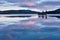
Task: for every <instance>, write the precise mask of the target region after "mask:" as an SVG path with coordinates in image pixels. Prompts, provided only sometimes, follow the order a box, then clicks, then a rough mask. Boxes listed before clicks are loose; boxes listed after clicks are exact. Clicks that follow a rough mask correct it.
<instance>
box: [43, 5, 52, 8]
mask: <svg viewBox="0 0 60 40" xmlns="http://www.w3.org/2000/svg"><path fill="white" fill-rule="evenodd" d="M43 7H44V8H52V7H53V6H52V5H44V6H43Z"/></svg>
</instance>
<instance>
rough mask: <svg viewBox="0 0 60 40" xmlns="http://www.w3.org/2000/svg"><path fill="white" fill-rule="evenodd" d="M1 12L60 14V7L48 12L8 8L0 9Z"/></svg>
mask: <svg viewBox="0 0 60 40" xmlns="http://www.w3.org/2000/svg"><path fill="white" fill-rule="evenodd" d="M0 14H60V9H57V10H54V11H46V12H37V11H31V10H7V11H0Z"/></svg>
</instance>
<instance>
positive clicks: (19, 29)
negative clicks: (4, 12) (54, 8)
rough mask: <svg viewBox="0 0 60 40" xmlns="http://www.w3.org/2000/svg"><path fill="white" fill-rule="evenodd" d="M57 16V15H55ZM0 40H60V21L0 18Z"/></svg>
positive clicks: (52, 18)
mask: <svg viewBox="0 0 60 40" xmlns="http://www.w3.org/2000/svg"><path fill="white" fill-rule="evenodd" d="M57 16H58V15H57ZM0 40H60V19H58V18H56V17H49V16H48V19H42V18H38V17H37V16H36V15H34V16H32V17H15V18H10V17H5V16H2V17H0Z"/></svg>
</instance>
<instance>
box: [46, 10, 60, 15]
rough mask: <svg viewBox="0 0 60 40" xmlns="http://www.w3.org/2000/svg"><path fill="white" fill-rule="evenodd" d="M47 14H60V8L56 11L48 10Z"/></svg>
mask: <svg viewBox="0 0 60 40" xmlns="http://www.w3.org/2000/svg"><path fill="white" fill-rule="evenodd" d="M46 13H47V14H60V9H56V10H54V11H48V12H46Z"/></svg>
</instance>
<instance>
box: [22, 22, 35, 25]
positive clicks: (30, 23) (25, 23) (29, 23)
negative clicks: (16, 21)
mask: <svg viewBox="0 0 60 40" xmlns="http://www.w3.org/2000/svg"><path fill="white" fill-rule="evenodd" d="M35 23H36V22H35V21H28V22H23V23H22V25H33V24H35Z"/></svg>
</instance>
